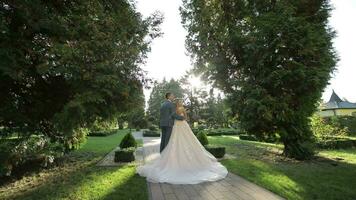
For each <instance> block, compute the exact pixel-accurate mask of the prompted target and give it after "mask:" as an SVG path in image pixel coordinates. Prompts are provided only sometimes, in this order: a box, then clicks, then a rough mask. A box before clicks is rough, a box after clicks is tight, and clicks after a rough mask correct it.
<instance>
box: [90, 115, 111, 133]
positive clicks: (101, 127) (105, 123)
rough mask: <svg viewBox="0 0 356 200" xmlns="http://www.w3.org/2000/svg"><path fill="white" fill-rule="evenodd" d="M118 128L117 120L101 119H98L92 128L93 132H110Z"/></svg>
mask: <svg viewBox="0 0 356 200" xmlns="http://www.w3.org/2000/svg"><path fill="white" fill-rule="evenodd" d="M116 127H117V120H116V119H115V118H113V119H108V120H102V119H100V118H98V119H96V120H95V121H94V123H93V124H92V126H91V127H90V131H91V132H99V131H108V130H112V129H115V128H116Z"/></svg>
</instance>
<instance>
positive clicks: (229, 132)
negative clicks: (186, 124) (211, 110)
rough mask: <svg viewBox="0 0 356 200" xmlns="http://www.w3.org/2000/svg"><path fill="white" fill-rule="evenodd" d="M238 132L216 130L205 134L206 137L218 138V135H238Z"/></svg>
mask: <svg viewBox="0 0 356 200" xmlns="http://www.w3.org/2000/svg"><path fill="white" fill-rule="evenodd" d="M239 133H240V132H239V130H238V129H233V128H218V129H210V130H209V131H208V133H207V135H208V136H219V135H238V134H239Z"/></svg>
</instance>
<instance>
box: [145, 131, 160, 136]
mask: <svg viewBox="0 0 356 200" xmlns="http://www.w3.org/2000/svg"><path fill="white" fill-rule="evenodd" d="M160 136H161V134H160V133H159V132H157V131H149V130H145V131H143V137H160Z"/></svg>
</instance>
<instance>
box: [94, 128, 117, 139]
mask: <svg viewBox="0 0 356 200" xmlns="http://www.w3.org/2000/svg"><path fill="white" fill-rule="evenodd" d="M115 133H117V129H114V130H107V131H93V132H89V135H88V136H99V137H105V136H109V135H112V134H115Z"/></svg>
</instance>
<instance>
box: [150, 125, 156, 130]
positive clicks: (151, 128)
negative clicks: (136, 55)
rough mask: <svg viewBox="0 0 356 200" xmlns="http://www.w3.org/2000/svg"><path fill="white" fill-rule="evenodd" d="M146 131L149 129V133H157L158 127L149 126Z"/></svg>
mask: <svg viewBox="0 0 356 200" xmlns="http://www.w3.org/2000/svg"><path fill="white" fill-rule="evenodd" d="M148 129H149V130H150V131H157V130H158V127H157V126H155V125H151V126H149V127H148Z"/></svg>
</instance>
